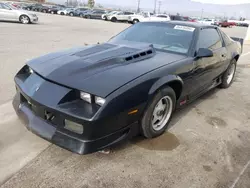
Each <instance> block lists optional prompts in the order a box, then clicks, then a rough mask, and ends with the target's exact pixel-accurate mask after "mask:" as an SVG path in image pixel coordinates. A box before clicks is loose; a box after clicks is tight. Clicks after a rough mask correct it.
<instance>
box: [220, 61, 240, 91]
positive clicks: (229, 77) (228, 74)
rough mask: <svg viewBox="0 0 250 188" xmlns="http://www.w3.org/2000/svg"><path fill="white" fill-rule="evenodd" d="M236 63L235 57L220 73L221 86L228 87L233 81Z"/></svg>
mask: <svg viewBox="0 0 250 188" xmlns="http://www.w3.org/2000/svg"><path fill="white" fill-rule="evenodd" d="M236 64H237V62H236V59H233V60H232V61H231V63H230V65H229V66H228V68H227V70H226V71H225V72H224V74H223V75H222V82H221V85H220V87H221V88H228V87H229V86H230V85H231V84H232V83H233V80H234V75H235V72H236Z"/></svg>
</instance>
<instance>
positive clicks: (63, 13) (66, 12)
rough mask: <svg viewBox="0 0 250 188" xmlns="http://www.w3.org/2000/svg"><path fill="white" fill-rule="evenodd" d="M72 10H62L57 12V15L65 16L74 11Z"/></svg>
mask: <svg viewBox="0 0 250 188" xmlns="http://www.w3.org/2000/svg"><path fill="white" fill-rule="evenodd" d="M74 10H75V8H66V9H63V10H58V11H57V14H60V15H67V14H68V13H69V12H70V11H74Z"/></svg>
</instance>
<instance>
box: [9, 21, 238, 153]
mask: <svg viewBox="0 0 250 188" xmlns="http://www.w3.org/2000/svg"><path fill="white" fill-rule="evenodd" d="M235 40H238V41H240V42H241V43H240V42H238V41H235ZM242 42H243V41H242V40H240V39H237V38H234V40H232V38H230V37H228V36H227V35H226V34H225V33H224V32H222V31H221V30H220V29H219V28H217V27H216V26H206V25H201V24H198V23H191V22H178V21H172V22H141V23H138V24H135V25H133V26H131V27H129V28H128V29H126V30H125V31H123V32H121V33H120V34H118V35H117V36H115V37H113V38H111V39H110V40H109V41H108V42H107V43H103V44H97V45H90V46H84V47H82V48H75V49H69V50H65V51H61V52H56V53H51V54H48V55H45V56H42V57H39V58H36V59H33V60H31V61H29V62H28V63H27V65H25V66H24V67H23V68H22V69H21V70H20V71H19V72H18V73H17V75H16V76H15V85H16V90H17V93H16V95H15V98H14V100H13V106H14V108H15V110H16V112H17V114H18V115H19V116H20V117H21V119H23V120H25V122H26V123H25V125H26V126H27V128H28V129H29V130H31V131H32V132H33V133H35V134H37V135H39V136H40V137H42V138H44V139H46V140H48V141H50V142H52V143H54V144H56V145H59V146H61V147H63V148H66V149H68V150H71V151H73V152H76V153H79V154H87V153H91V152H95V151H99V150H103V149H105V148H108V147H110V146H112V145H114V144H116V143H118V142H120V141H122V140H124V139H128V138H130V137H132V136H135V135H137V134H142V135H144V136H145V137H146V138H152V137H157V136H159V135H161V134H163V133H164V131H165V130H166V128H167V126H168V124H169V122H170V119H171V116H172V113H173V112H174V110H175V109H176V108H177V107H181V106H184V105H185V104H187V103H189V102H190V101H192V100H194V99H196V98H197V97H199V96H200V95H202V94H203V93H205V92H206V91H208V90H210V89H211V88H214V87H216V86H220V87H221V88H227V87H229V86H230V85H231V84H232V82H233V78H234V74H235V70H236V65H237V60H238V59H239V57H240V54H241V52H242Z"/></svg>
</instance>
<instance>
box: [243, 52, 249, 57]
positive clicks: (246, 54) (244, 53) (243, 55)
mask: <svg viewBox="0 0 250 188" xmlns="http://www.w3.org/2000/svg"><path fill="white" fill-rule="evenodd" d="M249 54H250V52H247V53H244V54H242V55H241V57H243V56H246V55H249Z"/></svg>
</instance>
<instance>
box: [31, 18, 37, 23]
mask: <svg viewBox="0 0 250 188" xmlns="http://www.w3.org/2000/svg"><path fill="white" fill-rule="evenodd" d="M30 21H31V22H32V23H36V22H38V17H31V18H30Z"/></svg>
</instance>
